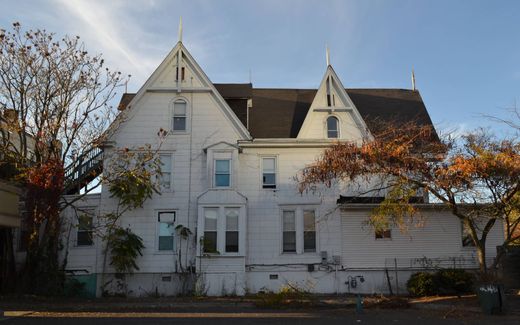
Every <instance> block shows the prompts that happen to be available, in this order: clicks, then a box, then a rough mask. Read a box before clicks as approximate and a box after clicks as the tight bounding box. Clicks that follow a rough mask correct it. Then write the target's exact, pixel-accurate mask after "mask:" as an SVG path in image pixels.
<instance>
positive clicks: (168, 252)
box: [154, 209, 178, 256]
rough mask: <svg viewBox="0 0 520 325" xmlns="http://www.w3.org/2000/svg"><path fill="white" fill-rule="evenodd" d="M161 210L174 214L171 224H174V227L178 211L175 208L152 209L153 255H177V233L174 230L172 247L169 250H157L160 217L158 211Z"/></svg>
mask: <svg viewBox="0 0 520 325" xmlns="http://www.w3.org/2000/svg"><path fill="white" fill-rule="evenodd" d="M161 212H173V213H174V214H175V216H174V217H173V226H174V229H175V227H176V225H177V215H178V211H177V210H176V209H160V210H155V211H154V216H155V249H154V250H155V252H154V255H175V256H177V254H176V249H177V243H176V241H177V234H176V233H175V232H174V234H173V249H172V250H171V251H170V250H159V231H160V229H159V224H160V223H161V222H160V221H159V218H160V215H159V213H161Z"/></svg>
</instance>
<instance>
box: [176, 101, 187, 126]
mask: <svg viewBox="0 0 520 325" xmlns="http://www.w3.org/2000/svg"><path fill="white" fill-rule="evenodd" d="M186 120H187V103H186V102H185V101H184V100H181V99H179V100H176V101H175V102H174V103H173V131H186Z"/></svg>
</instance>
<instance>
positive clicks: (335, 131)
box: [327, 116, 339, 139]
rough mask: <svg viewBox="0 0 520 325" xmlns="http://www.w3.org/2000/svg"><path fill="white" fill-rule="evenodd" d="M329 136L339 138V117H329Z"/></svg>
mask: <svg viewBox="0 0 520 325" xmlns="http://www.w3.org/2000/svg"><path fill="white" fill-rule="evenodd" d="M327 138H329V139H337V138H339V121H338V118H337V117H334V116H329V117H328V118H327Z"/></svg>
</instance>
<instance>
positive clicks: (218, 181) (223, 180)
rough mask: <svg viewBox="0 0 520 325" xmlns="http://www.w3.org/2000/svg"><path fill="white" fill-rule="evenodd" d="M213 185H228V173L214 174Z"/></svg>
mask: <svg viewBox="0 0 520 325" xmlns="http://www.w3.org/2000/svg"><path fill="white" fill-rule="evenodd" d="M215 186H229V175H215Z"/></svg>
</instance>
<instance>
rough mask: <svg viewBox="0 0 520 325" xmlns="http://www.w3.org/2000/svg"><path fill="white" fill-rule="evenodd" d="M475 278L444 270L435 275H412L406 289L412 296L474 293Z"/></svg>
mask: <svg viewBox="0 0 520 325" xmlns="http://www.w3.org/2000/svg"><path fill="white" fill-rule="evenodd" d="M473 283H474V276H473V275H472V274H471V273H469V272H467V271H465V270H458V269H443V270H439V271H437V272H435V273H429V272H418V273H414V274H412V276H411V277H410V279H409V280H408V282H407V283H406V287H407V289H408V292H409V293H410V295H412V296H417V297H422V296H432V295H453V294H456V295H460V294H464V293H470V292H472V291H473Z"/></svg>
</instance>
